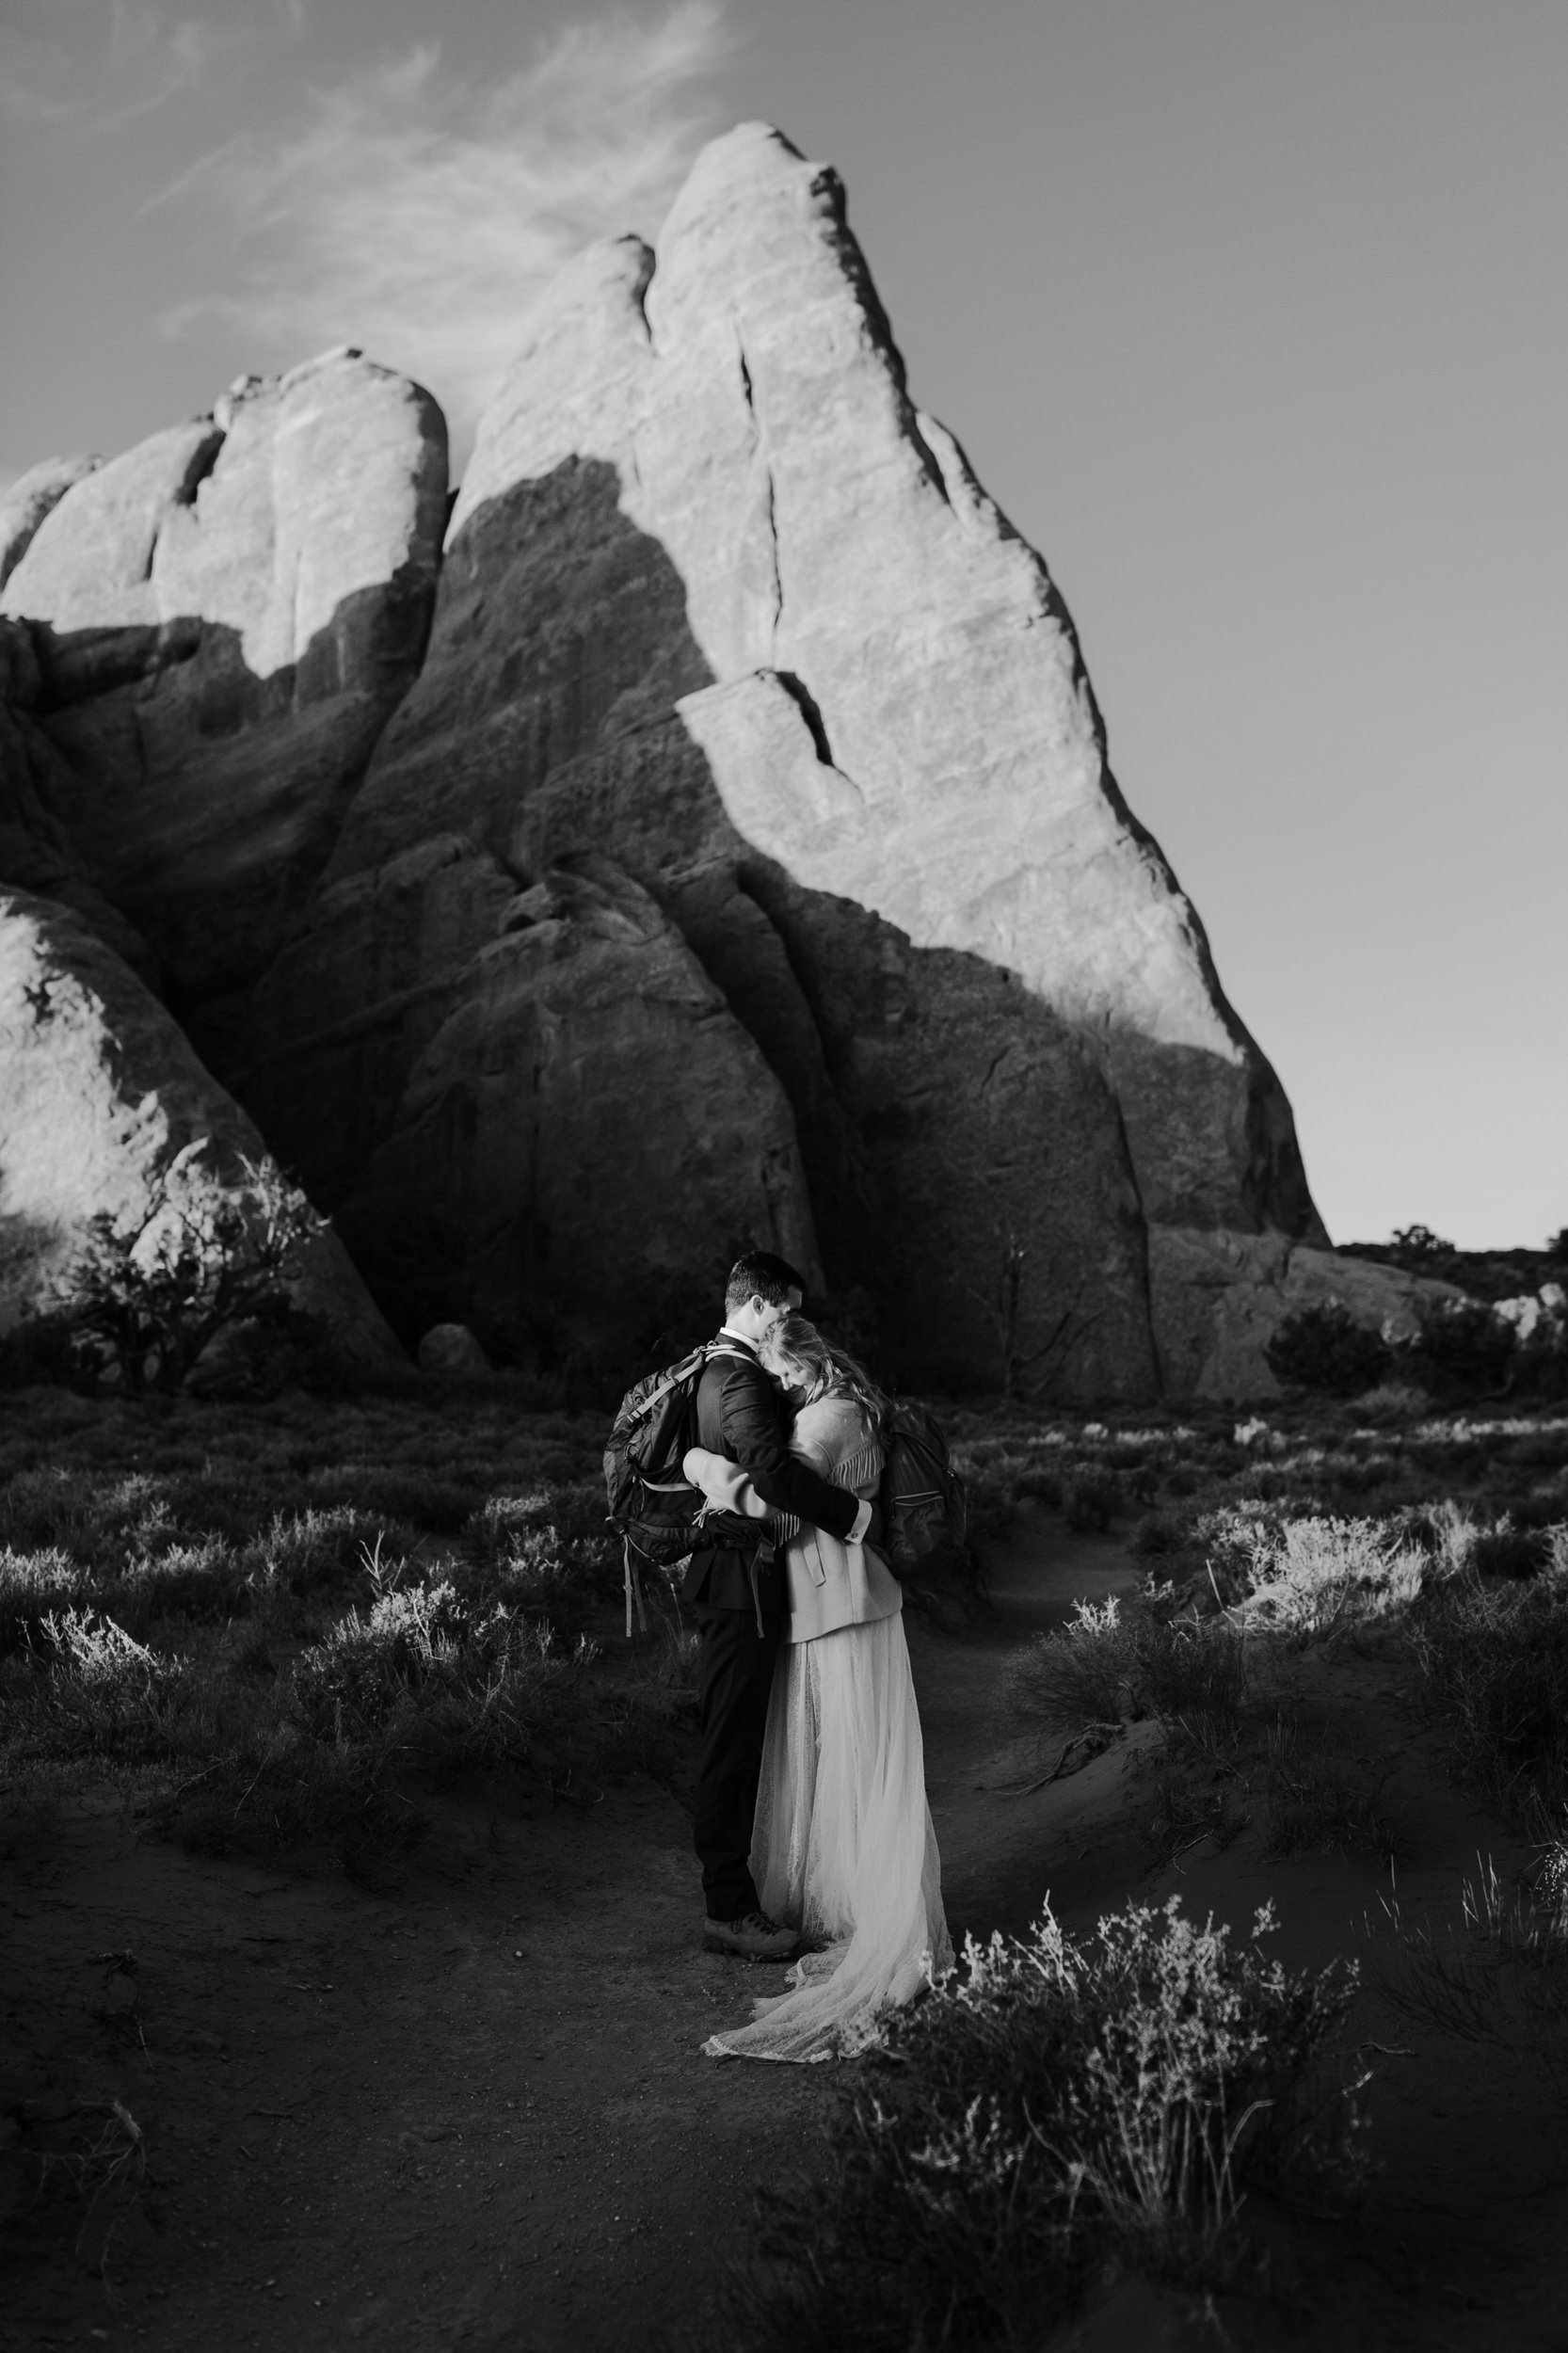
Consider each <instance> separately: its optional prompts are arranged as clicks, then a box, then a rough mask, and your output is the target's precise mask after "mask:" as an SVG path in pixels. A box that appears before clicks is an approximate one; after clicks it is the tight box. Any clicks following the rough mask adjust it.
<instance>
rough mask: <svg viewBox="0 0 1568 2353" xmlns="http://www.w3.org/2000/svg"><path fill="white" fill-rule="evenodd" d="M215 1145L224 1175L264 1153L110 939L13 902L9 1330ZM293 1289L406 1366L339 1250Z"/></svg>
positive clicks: (332, 1321) (1, 996)
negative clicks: (94, 1231) (91, 1239)
mask: <svg viewBox="0 0 1568 2353" xmlns="http://www.w3.org/2000/svg"><path fill="white" fill-rule="evenodd" d="M203 1137H205V1138H208V1139H209V1140H210V1145H211V1154H210V1158H211V1159H212V1160H213V1163H214V1165H215V1166H216V1169H217V1170H218V1171H220V1172H221V1171H222V1170H223V1169H225V1168H226V1169H228V1170H229V1171H231V1172H232V1171H236V1170H237V1169H238V1165H239V1162H240V1160H241V1159H242V1158H243V1159H248V1160H253V1161H256V1160H262V1159H263V1157H264V1151H265V1147H264V1144H263V1143H262V1139H261V1137H260V1136H259V1135H258V1134H257V1133H256V1130H255V1129H254V1128H252V1126H251V1125H250V1122H249V1121H248V1119H247V1118H246V1117H245V1116H244V1114H243V1113H242V1112H239V1111H237V1110H236V1109H235V1106H234V1105H233V1103H232V1102H231V1101H230V1099H229V1098H228V1096H225V1095H224V1093H223V1091H222V1089H221V1088H219V1087H217V1086H216V1085H215V1084H214V1082H213V1080H211V1079H210V1078H209V1077H208V1075H207V1073H206V1071H205V1070H203V1069H202V1067H201V1065H200V1063H199V1062H198V1061H197V1059H196V1056H195V1055H194V1054H193V1053H192V1051H191V1049H190V1047H189V1045H188V1044H187V1043H186V1041H185V1039H184V1036H183V1035H182V1033H181V1032H180V1030H179V1028H178V1026H177V1025H176V1023H175V1022H174V1021H173V1020H172V1019H171V1018H170V1016H169V1015H168V1013H166V1012H165V1010H164V1008H163V1007H162V1006H161V1005H160V1004H159V1003H158V1002H157V1001H156V1000H155V999H154V998H152V996H150V995H149V994H148V992H147V990H146V989H145V988H144V987H143V986H142V984H141V983H140V982H139V981H138V980H137V979H136V976H135V975H134V974H133V973H132V972H130V971H129V970H128V969H127V968H126V967H125V966H124V965H123V964H122V963H121V962H120V959H119V957H118V956H116V955H115V953H114V952H113V951H112V950H111V949H109V948H108V947H106V946H105V945H104V941H103V940H102V939H101V938H100V937H99V936H98V935H97V934H96V933H95V932H94V931H92V930H90V929H89V928H88V925H87V924H86V923H85V922H84V921H83V920H81V919H80V918H79V917H77V916H76V915H74V914H72V913H71V912H70V911H69V910H68V909H66V908H63V907H60V906H56V905H53V904H50V903H49V902H47V901H45V900H42V899H34V898H30V897H28V896H26V895H25V894H24V893H23V892H21V891H17V890H9V889H0V1331H4V1330H7V1329H8V1328H10V1327H11V1326H12V1325H13V1324H15V1323H16V1322H17V1321H19V1319H20V1318H21V1317H22V1315H23V1314H24V1312H26V1311H27V1310H29V1309H37V1308H40V1307H47V1306H49V1305H52V1304H54V1303H56V1302H57V1301H58V1300H60V1299H62V1298H67V1297H69V1294H70V1290H71V1285H72V1275H73V1273H75V1271H76V1270H77V1268H78V1267H79V1266H80V1264H81V1261H82V1257H83V1254H84V1249H85V1247H86V1245H87V1242H88V1235H89V1228H90V1226H91V1224H92V1221H93V1220H94V1219H95V1218H99V1217H107V1218H108V1219H110V1221H111V1222H112V1224H113V1226H114V1228H115V1230H116V1231H117V1232H120V1233H127V1234H129V1233H134V1232H135V1231H136V1229H137V1228H138V1227H139V1226H140V1225H141V1224H142V1223H143V1221H144V1220H145V1218H146V1217H147V1214H148V1209H149V1205H150V1203H151V1202H152V1199H153V1196H154V1192H155V1188H156V1186H157V1182H158V1179H159V1177H160V1176H161V1175H162V1174H163V1172H164V1171H166V1170H167V1169H168V1167H169V1165H170V1163H171V1162H172V1161H173V1160H175V1159H176V1158H177V1156H178V1155H179V1154H180V1153H181V1152H182V1151H184V1148H185V1147H186V1146H187V1145H190V1144H195V1143H197V1142H198V1140H199V1139H200V1138H203ZM294 1288H295V1293H296V1299H297V1301H298V1304H299V1305H302V1306H307V1307H311V1308H313V1309H315V1310H316V1311H317V1312H318V1313H320V1314H322V1315H324V1316H325V1317H326V1318H327V1320H328V1323H329V1325H330V1327H331V1329H332V1332H333V1335H334V1337H335V1339H336V1341H337V1343H338V1345H339V1347H340V1348H341V1349H342V1350H343V1351H344V1353H345V1354H347V1355H349V1356H351V1357H357V1358H359V1359H361V1360H364V1361H368V1362H375V1361H380V1360H384V1359H388V1358H391V1357H392V1356H393V1355H395V1343H394V1342H393V1341H392V1335H391V1333H390V1332H389V1331H388V1329H387V1327H386V1325H385V1323H384V1322H383V1321H382V1319H381V1317H380V1316H379V1315H378V1314H377V1312H376V1309H375V1307H374V1306H373V1305H371V1303H370V1300H369V1299H368V1297H367V1296H366V1294H365V1291H364V1288H363V1286H362V1284H361V1283H360V1279H359V1277H358V1275H357V1274H356V1273H355V1272H354V1269H353V1267H352V1265H351V1264H350V1262H349V1260H348V1257H347V1256H346V1254H345V1252H344V1249H343V1246H342V1244H341V1243H340V1242H339V1241H336V1239H335V1238H334V1237H332V1236H330V1235H328V1236H324V1237H323V1238H322V1239H321V1240H320V1241H318V1242H317V1243H316V1244H314V1245H313V1247H312V1251H311V1253H310V1256H309V1257H308V1258H307V1259H306V1261H305V1262H304V1264H303V1266H302V1269H301V1273H300V1275H299V1278H298V1280H297V1282H296V1285H295V1287H294Z"/></svg>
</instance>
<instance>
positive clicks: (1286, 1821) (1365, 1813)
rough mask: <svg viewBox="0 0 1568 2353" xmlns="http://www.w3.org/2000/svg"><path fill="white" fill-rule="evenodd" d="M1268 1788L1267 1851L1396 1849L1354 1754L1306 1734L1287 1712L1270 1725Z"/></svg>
mask: <svg viewBox="0 0 1568 2353" xmlns="http://www.w3.org/2000/svg"><path fill="white" fill-rule="evenodd" d="M1263 1794H1264V1802H1265V1810H1266V1820H1265V1828H1264V1836H1263V1851H1264V1853H1265V1855H1267V1856H1270V1857H1272V1856H1276V1855H1288V1854H1311V1853H1316V1852H1320V1851H1321V1850H1322V1849H1324V1848H1352V1849H1353V1848H1364V1849H1370V1850H1371V1851H1372V1852H1373V1853H1375V1854H1380V1855H1383V1856H1384V1857H1387V1856H1388V1855H1390V1854H1392V1852H1393V1851H1394V1849H1393V1840H1392V1834H1391V1833H1390V1831H1389V1828H1388V1825H1387V1823H1386V1821H1385V1820H1384V1817H1383V1815H1382V1813H1381V1812H1380V1811H1379V1808H1378V1801H1377V1791H1376V1789H1375V1788H1368V1786H1367V1784H1366V1782H1365V1780H1364V1779H1363V1778H1362V1777H1361V1776H1360V1774H1358V1772H1357V1770H1356V1768H1355V1765H1354V1763H1353V1760H1352V1759H1350V1758H1348V1757H1347V1756H1345V1754H1344V1753H1342V1752H1341V1751H1340V1750H1337V1749H1331V1748H1330V1747H1329V1746H1328V1745H1327V1744H1326V1743H1325V1742H1324V1741H1323V1740H1321V1739H1318V1740H1312V1739H1304V1738H1303V1737H1302V1732H1301V1727H1300V1726H1299V1725H1298V1724H1297V1723H1295V1722H1294V1721H1291V1720H1290V1719H1288V1718H1287V1717H1283V1716H1282V1717H1277V1718H1276V1719H1275V1721H1274V1722H1273V1724H1272V1726H1271V1727H1270V1731H1269V1739H1268V1749H1267V1753H1266V1755H1265V1759H1264V1768H1263Z"/></svg>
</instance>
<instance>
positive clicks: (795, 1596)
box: [684, 1315, 952, 2061]
mask: <svg viewBox="0 0 1568 2353" xmlns="http://www.w3.org/2000/svg"><path fill="white" fill-rule="evenodd" d="M759 1354H760V1359H761V1362H762V1365H763V1368H764V1369H765V1370H766V1371H767V1372H768V1373H769V1374H770V1376H771V1377H772V1378H773V1379H774V1380H775V1381H776V1382H777V1383H778V1385H779V1386H780V1387H781V1388H783V1389H785V1390H786V1391H790V1392H792V1393H793V1394H794V1396H795V1397H796V1399H797V1400H798V1401H800V1405H799V1412H798V1414H797V1416H796V1419H795V1425H794V1433H793V1435H792V1440H791V1449H792V1452H794V1453H795V1454H798V1455H800V1456H801V1457H802V1458H803V1460H805V1461H806V1462H808V1463H809V1464H810V1465H811V1466H812V1468H813V1469H814V1470H817V1471H820V1472H821V1473H822V1475H823V1476H824V1478H826V1479H831V1480H832V1481H834V1482H835V1483H836V1484H837V1485H839V1486H840V1487H847V1488H849V1489H850V1490H851V1491H852V1492H853V1493H855V1494H856V1495H858V1496H860V1497H863V1498H867V1499H870V1498H873V1497H875V1494H876V1489H877V1481H878V1480H879V1478H880V1476H881V1472H882V1465H883V1450H882V1443H881V1433H882V1429H883V1426H884V1421H885V1417H886V1415H887V1411H888V1404H887V1400H886V1399H885V1398H884V1397H883V1396H882V1394H881V1392H880V1391H879V1390H878V1389H877V1388H875V1387H874V1386H873V1385H872V1381H871V1380H870V1378H869V1377H868V1375H867V1374H866V1373H865V1372H864V1371H863V1370H862V1369H861V1368H860V1367H859V1366H858V1365H857V1364H856V1362H855V1360H854V1358H853V1357H851V1356H846V1355H845V1354H844V1353H842V1352H841V1351H840V1350H839V1349H836V1348H833V1347H831V1346H829V1344H828V1342H827V1341H825V1340H824V1338H823V1337H822V1335H821V1333H820V1332H818V1331H817V1329H816V1327H815V1326H814V1325H813V1324H811V1323H809V1322H808V1321H807V1320H806V1318H805V1317H804V1316H801V1315H786V1316H784V1317H782V1318H781V1319H780V1321H778V1322H777V1323H776V1325H775V1326H774V1329H773V1331H772V1333H771V1334H770V1335H769V1336H768V1337H767V1338H766V1339H765V1340H764V1341H763V1342H762V1343H761V1346H760V1350H759ZM684 1467H685V1473H686V1476H687V1478H688V1479H689V1480H691V1481H692V1482H693V1483H694V1485H696V1486H698V1487H700V1488H701V1490H702V1492H703V1494H704V1495H705V1496H706V1497H707V1498H708V1500H709V1502H710V1503H711V1504H712V1505H714V1506H717V1507H722V1508H723V1509H724V1510H726V1511H730V1512H744V1513H747V1514H748V1515H750V1516H752V1517H758V1518H760V1517H763V1516H765V1515H766V1514H767V1506H766V1505H765V1504H764V1503H763V1502H762V1500H761V1498H760V1496H759V1495H758V1494H757V1492H756V1490H755V1488H754V1487H753V1486H752V1484H751V1481H749V1479H747V1477H746V1476H745V1474H744V1471H742V1470H741V1469H740V1468H739V1467H738V1466H737V1465H735V1464H733V1463H731V1462H728V1461H727V1460H726V1458H725V1457H724V1456H723V1455H721V1454H712V1453H710V1452H709V1451H708V1450H707V1449H704V1448H702V1447H694V1448H693V1449H691V1451H690V1452H689V1453H688V1454H687V1456H686V1458H685V1465H684ZM775 1533H776V1537H777V1539H778V1541H779V1542H780V1543H785V1542H786V1540H787V1550H786V1552H785V1574H786V1579H787V1583H788V1587H789V1597H790V1619H789V1631H788V1640H787V1647H786V1648H785V1649H784V1650H783V1652H782V1653H781V1654H780V1657H779V1662H778V1671H777V1673H776V1676H775V1678H774V1685H773V1690H772V1694H771V1697H770V1701H769V1706H768V1722H767V1731H766V1733H765V1735H764V1737H763V1743H762V1772H761V1782H760V1787H759V1789H758V1795H757V1815H756V1822H755V1827H754V1829H753V1833H752V1847H751V1871H752V1877H753V1878H754V1879H755V1881H756V1882H757V1889H758V1894H759V1896H760V1899H761V1903H762V1906H763V1909H764V1910H765V1911H767V1912H769V1913H772V1914H773V1916H774V1917H775V1918H776V1919H783V1920H787V1921H789V1922H790V1923H791V1924H792V1925H797V1926H798V1927H799V1928H800V1929H801V1932H802V1934H803V1935H804V1936H806V1937H807V1938H808V1939H810V1940H811V1941H812V1942H814V1943H817V1944H820V1945H822V1947H823V1949H821V1950H818V1951H813V1952H808V1954H807V1955H806V1956H805V1957H804V1959H802V1960H801V1961H797V1962H796V1963H795V1965H794V1967H793V1968H792V1970H791V1972H790V1974H789V1977H788V1978H787V1979H786V1984H787V1986H788V1988H789V1991H788V1992H786V1993H782V1994H779V1995H777V1996H776V1997H775V1998H774V1999H772V2000H768V2001H760V2002H759V2003H758V2004H757V2005H756V2014H755V2017H754V2019H753V2021H752V2023H751V2025H745V2026H737V2027H733V2028H732V2029H731V2030H730V2031H729V2032H728V2033H726V2034H717V2035H714V2036H713V2037H712V2039H711V2040H710V2041H707V2042H705V2043H704V2044H703V2049H704V2050H705V2051H706V2052H707V2053H708V2054H709V2056H710V2057H714V2058H728V2057H745V2058H761V2059H788V2060H794V2061H805V2060H810V2059H826V2058H833V2057H847V2056H849V2055H850V2054H851V2053H853V2052H856V2051H858V2050H862V2049H864V2048H865V2047H866V2046H867V2045H868V2044H869V2043H872V2042H873V2041H875V2040H876V2034H877V2027H876V2020H877V2017H878V2014H879V2012H881V2011H882V2010H885V2009H891V2008H895V2007H897V2006H898V2005H899V2004H901V2003H904V2002H907V2001H909V2000H911V1999H912V1998H913V1996H914V1995H915V1994H917V1993H920V1990H921V1988H922V1987H923V1986H924V1985H926V1984H927V1983H928V1982H929V1980H930V1979H931V1977H935V1976H939V1975H940V1974H941V1973H942V1972H943V1971H945V1970H947V1969H949V1968H951V1967H952V1944H951V1943H950V1941H949V1937H948V1930H947V1922H946V1920H945V1918H944V1917H943V1913H942V1897H941V1865H940V1862H939V1859H938V1857H937V1853H936V1833H935V1832H934V1831H933V1829H932V1826H931V1812H930V1808H929V1807H928V1806H927V1804H926V1797H925V1757H924V1750H923V1747H922V1744H921V1740H920V1713H919V1710H918V1709H917V1707H916V1705H915V1688H914V1684H913V1682H912V1680H911V1678H910V1673H909V1652H908V1647H907V1645H906V1643H905V1641H904V1625H903V1622H902V1619H901V1616H900V1612H901V1610H902V1609H903V1607H904V1596H903V1594H902V1593H901V1592H900V1590H899V1586H898V1581H897V1579H896V1578H895V1577H893V1576H892V1574H891V1572H890V1571H889V1570H888V1568H887V1567H886V1566H885V1564H884V1563H883V1561H881V1560H880V1559H879V1558H878V1556H877V1554H876V1553H875V1552H874V1551H873V1550H872V1549H871V1548H870V1547H869V1546H865V1545H843V1544H840V1543H839V1541H838V1540H837V1539H836V1538H835V1537H832V1536H829V1535H828V1534H827V1533H826V1532H825V1531H824V1530H823V1529H815V1528H802V1527H801V1526H800V1524H799V1523H798V1522H796V1521H793V1520H779V1521H778V1522H777V1524H776V1530H775Z"/></svg>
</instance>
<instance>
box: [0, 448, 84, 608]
mask: <svg viewBox="0 0 1568 2353" xmlns="http://www.w3.org/2000/svg"><path fill="white" fill-rule="evenodd" d="M103 462H104V460H103V459H102V458H101V457H46V458H45V459H44V460H43V462H42V464H41V465H38V466H29V467H28V469H27V472H25V473H24V474H19V475H18V476H17V478H16V480H15V481H14V482H13V483H12V484H11V486H10V488H9V489H8V490H6V491H4V492H0V588H3V587H4V586H5V584H6V583H7V581H8V580H9V578H10V576H11V574H12V572H14V571H15V569H16V568H17V566H18V565H19V564H20V563H21V561H22V559H23V557H24V555H25V554H26V552H27V550H28V549H29V547H31V545H32V543H33V536H34V534H35V533H36V532H37V530H38V527H39V525H40V522H42V520H43V519H44V517H45V516H46V515H47V514H48V513H49V511H50V509H51V508H52V507H56V506H57V505H58V504H59V503H60V501H61V499H63V498H64V496H65V494H66V492H67V491H68V490H69V489H70V488H72V485H73V484H75V483H78V482H80V481H81V479H82V476H83V475H84V474H88V473H91V472H92V471H93V469H94V467H95V466H101V465H102V464H103Z"/></svg>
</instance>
